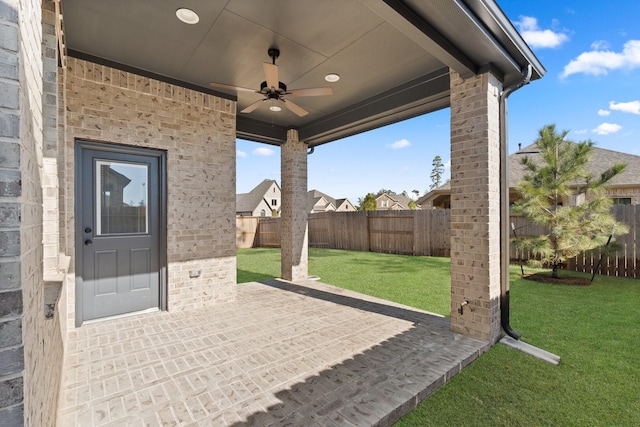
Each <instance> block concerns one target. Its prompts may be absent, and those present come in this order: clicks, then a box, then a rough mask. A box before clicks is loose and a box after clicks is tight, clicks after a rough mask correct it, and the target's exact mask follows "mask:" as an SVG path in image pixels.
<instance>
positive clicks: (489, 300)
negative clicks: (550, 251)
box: [450, 70, 502, 343]
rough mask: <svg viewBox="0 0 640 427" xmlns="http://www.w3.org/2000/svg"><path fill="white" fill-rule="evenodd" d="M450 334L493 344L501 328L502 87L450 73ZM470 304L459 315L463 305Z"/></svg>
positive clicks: (485, 77)
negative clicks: (500, 111) (500, 124)
mask: <svg viewBox="0 0 640 427" xmlns="http://www.w3.org/2000/svg"><path fill="white" fill-rule="evenodd" d="M450 76H451V95H450V96H451V329H452V331H453V332H457V333H461V334H464V335H466V336H470V337H473V338H477V339H481V340H484V341H489V342H492V343H493V342H495V341H497V340H498V339H499V338H500V335H501V333H502V330H501V326H500V167H499V166H500V138H499V136H500V130H499V129H500V127H499V108H498V107H499V104H498V97H499V93H500V91H501V89H502V84H501V82H500V81H499V80H498V79H497V78H496V77H495V76H494V75H492V74H491V73H484V74H481V75H478V76H475V77H472V78H469V79H466V80H463V79H461V78H460V76H459V75H458V74H457V73H456V72H455V71H453V70H452V71H451V73H450ZM465 301H468V305H465V306H464V308H463V314H462V315H461V314H459V311H458V310H459V308H460V307H461V304H463V302H465Z"/></svg>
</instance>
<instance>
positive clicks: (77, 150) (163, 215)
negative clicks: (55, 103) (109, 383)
mask: <svg viewBox="0 0 640 427" xmlns="http://www.w3.org/2000/svg"><path fill="white" fill-rule="evenodd" d="M85 150H93V151H104V152H109V153H121V154H134V155H140V156H147V157H155V158H157V159H158V169H159V171H158V172H159V176H158V179H159V183H158V188H159V190H160V194H158V197H159V205H160V207H159V212H158V216H159V218H158V219H159V227H158V228H159V230H158V233H159V235H158V265H159V270H160V271H159V275H160V283H159V287H160V295H159V307H158V308H159V309H160V310H163V311H166V310H167V167H166V166H167V152H166V151H164V150H158V149H153V148H141V147H132V146H127V145H118V144H112V143H108V142H98V141H91V140H87V139H81V138H75V140H74V162H75V171H74V173H75V174H74V200H75V207H74V215H75V218H74V228H73V229H74V234H75V237H74V242H75V251H74V252H75V270H76V272H75V278H76V283H75V291H76V292H75V325H76V327H79V326H82V323H83V322H84V319H83V317H84V316H83V308H84V307H83V298H82V297H83V279H82V275H81V274H80V273H81V272H82V265H83V244H84V243H83V224H82V203H81V201H82V190H83V185H87V184H88V185H92V186H94V187H95V185H94V183H93V182H91V183H83V180H82V163H83V162H82V156H83V155H84V152H85Z"/></svg>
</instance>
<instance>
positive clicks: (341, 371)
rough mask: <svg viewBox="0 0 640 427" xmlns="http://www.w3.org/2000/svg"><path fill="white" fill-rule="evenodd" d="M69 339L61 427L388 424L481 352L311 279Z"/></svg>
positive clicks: (436, 321) (409, 312)
mask: <svg viewBox="0 0 640 427" xmlns="http://www.w3.org/2000/svg"><path fill="white" fill-rule="evenodd" d="M70 335H71V337H70V338H69V342H68V350H67V355H66V359H65V368H64V375H63V388H62V393H61V397H60V406H59V407H60V409H59V418H58V421H59V423H58V425H59V426H118V427H121V426H140V427H142V426H159V425H165V426H178V425H181V426H237V427H239V426H305V427H308V426H374V425H375V426H377V425H389V424H391V423H392V422H393V421H395V420H397V419H398V418H399V417H400V416H401V415H402V414H404V413H406V412H407V411H409V410H410V409H412V408H413V407H414V406H415V405H416V403H417V402H419V401H420V400H422V399H423V398H425V397H427V396H428V395H430V394H431V393H432V392H433V391H434V390H435V389H437V388H438V387H439V386H440V385H442V384H443V383H444V382H445V381H447V380H448V379H449V378H450V377H451V376H453V375H455V374H456V373H457V372H459V371H460V369H462V367H464V366H466V365H467V364H468V363H470V362H471V361H472V360H474V359H475V358H476V357H478V355H479V354H481V353H482V352H483V351H484V350H486V349H487V347H486V343H483V342H480V341H477V340H473V339H470V338H465V337H462V336H459V335H454V334H452V333H451V332H450V330H449V321H448V319H446V318H442V317H437V316H433V315H430V314H428V313H425V312H420V311H418V310H415V309H412V308H408V307H404V306H400V305H397V304H393V303H389V302H388V301H383V300H378V299H375V298H371V297H367V296H363V295H361V294H357V293H354V292H350V291H345V290H342V289H339V288H335V287H332V286H329V285H324V284H322V283H319V282H312V281H309V282H306V283H303V284H300V283H298V284H291V283H287V282H283V281H276V280H273V281H268V282H264V283H246V284H242V285H239V287H238V297H237V301H235V302H233V303H225V304H219V305H217V306H215V307H213V308H210V309H207V310H198V311H191V312H185V313H167V312H157V313H150V314H141V315H136V316H132V317H128V318H122V319H115V320H105V321H103V322H98V323H93V324H88V325H84V326H82V327H81V328H78V329H75V330H74V331H72V332H71V334H70Z"/></svg>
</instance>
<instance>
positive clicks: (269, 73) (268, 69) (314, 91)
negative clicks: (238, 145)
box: [211, 48, 333, 117]
mask: <svg viewBox="0 0 640 427" xmlns="http://www.w3.org/2000/svg"><path fill="white" fill-rule="evenodd" d="M268 53H269V56H270V57H271V60H272V62H271V63H268V62H264V63H263V64H262V65H263V68H264V75H265V79H266V80H265V81H263V82H262V83H261V84H260V90H254V89H249V88H246V87H239V86H232V85H227V84H224V83H215V82H212V83H211V86H212V87H215V88H220V89H227V90H235V91H238V92H254V93H259V94H261V95H262V96H264V98H263V99H260V100H258V101H256V102H254V103H253V104H250V105H249V106H248V107H246V108H245V109H243V110H242V111H240V112H241V113H250V112H252V111H253V110H255V109H256V108H258V107H259V106H260V104H262V103H263V102H269V101H272V102H273V103H274V104H275V103H280V102H281V103H283V104H284V106H285V107H286V108H287V109H289V110H290V111H292V112H293V113H295V114H297V115H298V116H300V117H303V116H306V115H307V114H309V112H308V111H307V110H305V109H304V108H302V107H301V106H299V105H298V104H295V103H294V102H292V101H290V100H289V99H288V98H285V97H290V96H291V97H293V96H323V95H332V94H333V90H332V89H331V88H330V87H314V88H307V89H292V90H287V85H285V84H284V83H282V82H281V81H280V80H279V78H278V66H277V65H276V58H277V57H279V56H280V50H279V49H276V48H271V49H269V51H268ZM274 107H277V105H272V106H271V107H270V108H271V109H272V111H280V109H279V107H278V108H274Z"/></svg>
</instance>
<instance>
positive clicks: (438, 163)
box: [429, 156, 444, 190]
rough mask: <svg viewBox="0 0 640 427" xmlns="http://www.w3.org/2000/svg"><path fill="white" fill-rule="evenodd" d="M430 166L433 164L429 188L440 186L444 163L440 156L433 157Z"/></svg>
mask: <svg viewBox="0 0 640 427" xmlns="http://www.w3.org/2000/svg"><path fill="white" fill-rule="evenodd" d="M431 166H433V169H431V176H430V177H431V185H430V186H429V190H433V189H434V188H436V187H440V184H441V182H442V175H444V164H443V163H442V158H441V157H440V156H435V157H434V158H433V162H431Z"/></svg>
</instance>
